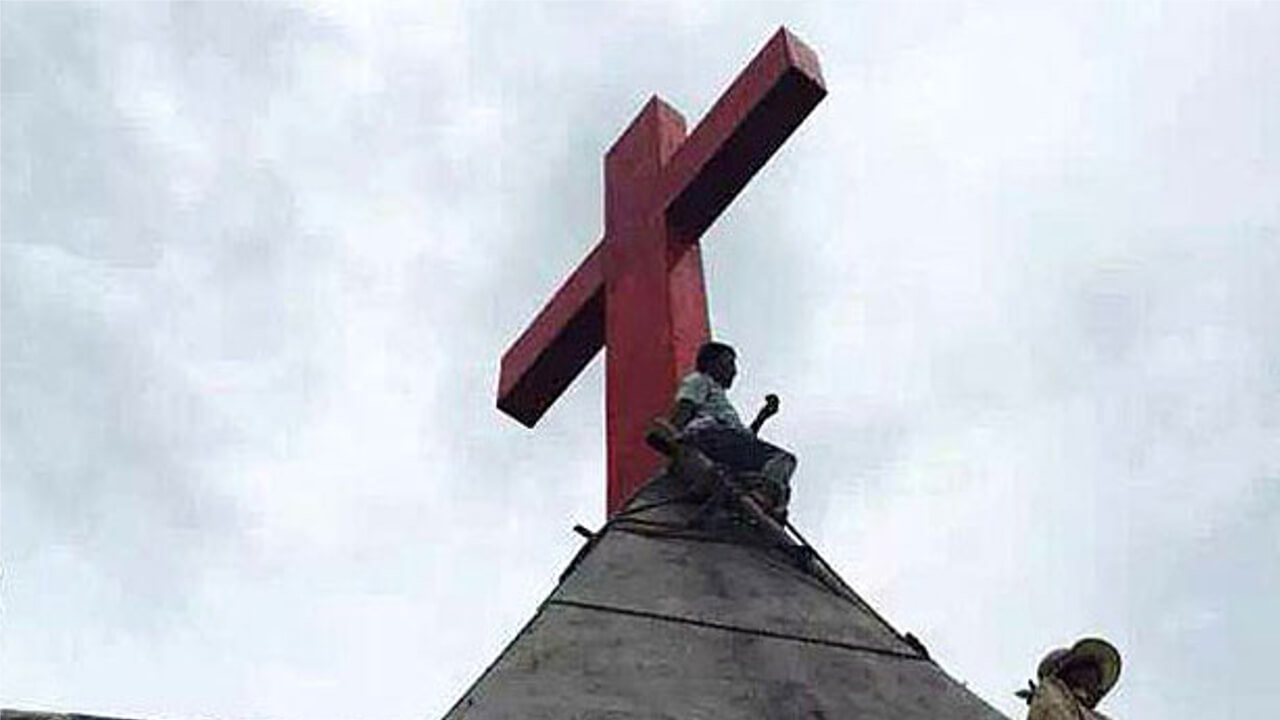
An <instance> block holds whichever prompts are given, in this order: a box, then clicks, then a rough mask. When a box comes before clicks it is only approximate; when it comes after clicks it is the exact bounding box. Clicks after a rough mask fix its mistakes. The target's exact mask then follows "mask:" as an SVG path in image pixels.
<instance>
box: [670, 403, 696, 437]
mask: <svg viewBox="0 0 1280 720" xmlns="http://www.w3.org/2000/svg"><path fill="white" fill-rule="evenodd" d="M697 413H698V406H697V405H695V404H694V402H693V401H692V400H686V399H680V400H677V401H676V407H675V409H674V410H672V411H671V424H672V425H675V426H676V429H677V430H683V429H684V426H685V425H688V424H689V421H690V420H692V419H693V416H694V415H696V414H697Z"/></svg>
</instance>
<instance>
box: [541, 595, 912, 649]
mask: <svg viewBox="0 0 1280 720" xmlns="http://www.w3.org/2000/svg"><path fill="white" fill-rule="evenodd" d="M546 604H547V605H563V606H566V607H575V608H579V609H582V610H594V611H596V612H603V613H612V614H615V615H626V616H628V617H639V618H646V619H648V620H658V621H661V622H669V623H676V624H680V625H692V626H694V627H700V628H707V629H710V630H722V631H724V632H732V633H739V634H742V635H753V636H755V637H767V638H771V639H774V640H790V641H792V642H801V643H806V644H810V645H823V646H826V647H834V648H840V649H842V650H853V651H856V652H866V653H871V654H874V655H882V656H885V657H895V658H901V659H903V660H924V659H925V658H923V657H921V656H919V655H915V654H912V653H904V652H900V651H898V650H889V649H887V648H882V647H876V646H874V645H858V644H855V643H848V642H843V641H840V640H828V639H827V638H819V637H812V636H809V635H793V634H791V633H782V632H776V631H773V630H763V629H760V628H748V627H742V626H741V625H729V624H727V623H718V622H713V621H710V620H698V619H696V618H688V617H681V616H679V615H667V614H665V613H656V612H649V611H647V610H633V609H630V608H622V607H616V606H612V605H599V604H596V603H587V602H580V601H578V600H548V601H547V603H546Z"/></svg>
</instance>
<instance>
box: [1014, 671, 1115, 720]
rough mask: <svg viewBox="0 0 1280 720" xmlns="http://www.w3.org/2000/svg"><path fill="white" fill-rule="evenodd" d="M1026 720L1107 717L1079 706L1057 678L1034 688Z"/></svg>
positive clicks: (1047, 679) (1045, 681)
mask: <svg viewBox="0 0 1280 720" xmlns="http://www.w3.org/2000/svg"><path fill="white" fill-rule="evenodd" d="M1027 720H1107V716H1106V715H1103V714H1102V713H1100V712H1098V711H1097V710H1090V709H1089V708H1087V707H1085V706H1084V705H1082V704H1080V701H1079V700H1077V699H1076V696H1075V695H1072V694H1071V690H1070V689H1068V688H1067V686H1066V684H1065V683H1063V682H1062V681H1061V680H1059V679H1058V678H1056V677H1047V678H1043V679H1042V680H1041V681H1040V684H1039V685H1038V686H1037V687H1036V694H1035V695H1033V696H1032V698H1031V708H1030V710H1028V712H1027Z"/></svg>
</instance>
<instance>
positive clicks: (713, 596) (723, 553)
mask: <svg viewBox="0 0 1280 720" xmlns="http://www.w3.org/2000/svg"><path fill="white" fill-rule="evenodd" d="M697 511H698V506H697V505H696V504H694V503H691V502H686V501H684V499H683V498H682V490H681V489H680V487H679V486H678V485H677V484H676V483H675V482H674V481H672V480H671V479H669V478H666V477H660V478H658V479H657V480H655V481H653V482H652V483H650V484H649V485H648V486H646V487H645V488H644V489H643V490H642V491H641V492H640V493H638V494H637V496H636V497H635V498H634V499H633V500H632V501H631V502H630V504H629V505H628V506H627V508H626V509H624V510H623V511H622V512H620V513H618V514H617V515H615V516H614V518H613V519H612V520H611V521H610V522H609V523H608V524H607V525H606V526H605V527H604V528H603V529H602V530H601V531H600V532H598V533H596V534H595V536H594V537H593V538H592V539H591V540H589V541H588V543H587V544H586V546H584V547H583V549H582V551H581V552H579V554H578V556H577V557H575V558H574V560H573V562H572V563H570V566H569V568H568V569H567V570H566V571H565V574H564V575H563V576H562V578H561V582H560V584H559V586H558V587H557V588H556V589H555V590H554V591H553V592H552V593H551V595H550V596H549V597H548V598H547V599H546V600H545V601H544V602H543V603H542V605H541V606H540V607H539V608H538V610H537V612H536V614H535V615H534V617H533V619H532V620H530V622H529V623H528V624H527V625H526V626H525V627H524V628H523V629H522V630H521V631H520V632H519V634H518V635H517V636H516V638H515V639H514V640H512V642H511V643H510V644H509V645H508V646H507V648H506V649H505V650H504V651H503V652H502V654H501V655H500V656H499V657H498V659H497V660H496V661H495V662H494V663H493V664H492V665H491V666H490V667H489V668H488V669H487V670H486V671H485V672H484V674H483V675H482V676H481V677H480V679H479V680H478V681H477V682H476V683H475V684H474V685H473V686H472V687H471V688H470V689H469V690H468V691H467V692H466V693H465V694H464V695H463V696H462V698H460V699H459V700H458V702H457V703H456V704H455V705H454V707H453V708H452V709H451V710H450V711H449V713H448V714H447V715H446V716H445V717H446V720H461V719H463V718H466V719H467V720H479V719H488V718H609V719H611V720H623V719H625V718H641V717H643V718H668V717H669V718H762V717H767V718H884V719H886V720H887V719H889V718H892V719H894V720H915V719H917V718H918V719H919V720H925V719H926V718H927V719H929V720H938V719H947V720H951V719H954V720H996V719H997V718H1003V717H1004V716H1003V715H1001V714H999V713H998V712H996V711H995V710H994V709H993V708H991V707H990V706H989V705H987V704H986V703H985V702H983V701H982V700H981V699H979V698H978V697H977V696H976V695H974V694H973V693H971V692H969V691H968V690H967V689H966V688H965V687H964V686H963V685H961V684H960V683H958V682H957V681H955V680H954V679H953V678H951V677H950V676H949V675H947V674H946V672H944V671H943V670H942V668H940V667H939V666H938V665H937V664H936V663H935V662H933V661H932V660H930V659H929V658H928V656H927V654H926V652H925V651H924V649H923V646H921V645H919V643H918V642H917V643H912V642H909V641H907V640H906V639H904V637H902V636H900V635H899V634H898V633H897V632H896V631H895V630H894V629H893V628H892V627H891V626H890V625H889V624H888V623H887V622H886V621H885V620H884V619H883V618H881V617H880V616H879V615H878V614H877V613H876V612H875V610H874V609H872V608H871V607H870V606H869V605H868V604H867V603H866V602H864V601H863V600H862V599H861V598H859V597H858V595H857V594H856V593H855V592H854V591H853V590H852V589H850V588H849V587H848V586H847V585H845V584H844V583H843V581H841V580H840V579H839V578H838V577H837V576H835V574H834V573H833V572H830V569H829V568H826V567H825V564H823V563H822V562H821V559H820V558H817V557H816V556H815V555H813V554H812V553H810V552H808V551H806V550H805V549H804V548H803V547H802V546H800V545H796V544H792V545H789V546H782V545H779V543H778V542H776V541H770V540H769V539H768V538H769V537H770V536H769V535H768V534H767V533H765V532H763V530H762V529H759V528H752V527H748V526H745V525H744V524H743V523H742V522H741V520H737V519H734V518H732V517H730V516H728V515H727V514H726V513H724V512H721V513H718V514H715V515H713V516H711V517H710V518H709V519H708V520H707V521H706V522H705V523H703V524H702V526H701V527H699V529H697V530H691V529H689V528H688V527H687V522H686V521H687V520H688V519H689V518H690V517H691V516H692V515H693V514H694V513H696V512H697ZM815 567H819V568H821V569H820V570H817V571H815Z"/></svg>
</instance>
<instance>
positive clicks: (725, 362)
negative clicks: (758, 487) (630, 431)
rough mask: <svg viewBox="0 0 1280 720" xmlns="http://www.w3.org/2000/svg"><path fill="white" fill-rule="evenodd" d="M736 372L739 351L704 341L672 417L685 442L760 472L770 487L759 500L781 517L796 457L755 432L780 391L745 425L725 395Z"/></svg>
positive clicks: (728, 462)
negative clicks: (695, 368)
mask: <svg viewBox="0 0 1280 720" xmlns="http://www.w3.org/2000/svg"><path fill="white" fill-rule="evenodd" d="M737 374H738V367H737V354H736V353H735V352H734V350H733V348H732V347H731V346H729V345H726V344H725V343H720V342H708V343H706V344H704V345H703V346H702V347H701V348H699V349H698V359H697V370H695V371H694V372H691V373H689V374H688V375H686V376H685V377H684V379H683V380H681V381H680V387H679V388H678V389H677V390H676V403H675V410H673V411H672V413H671V422H672V423H673V424H674V425H675V426H676V428H677V429H680V430H682V431H683V433H684V437H685V441H686V442H688V443H689V444H691V445H693V446H694V447H696V448H697V449H698V450H700V451H702V453H703V454H704V455H706V456H707V457H708V458H710V459H711V460H712V461H714V462H717V463H722V464H724V465H727V466H729V467H730V468H731V469H733V470H736V471H743V472H759V473H760V474H761V475H762V476H763V477H764V479H765V481H766V482H767V483H768V486H769V489H768V492H767V496H766V497H762V498H761V497H758V499H759V500H763V505H764V507H765V508H766V509H771V510H772V512H773V514H774V515H776V516H778V517H785V516H786V507H787V501H788V500H789V499H790V497H791V473H792V472H794V471H795V469H796V458H795V456H794V455H792V454H791V453H789V452H787V451H786V450H783V449H782V448H779V447H777V446H775V445H771V444H769V443H767V442H764V441H763V440H760V439H759V438H757V437H756V434H757V433H759V432H760V427H761V426H762V425H764V421H765V420H768V419H769V418H770V417H772V416H773V415H775V414H777V412H778V396H777V395H769V396H768V397H766V398H765V404H764V407H762V408H760V412H759V413H757V414H756V418H755V420H753V421H751V427H750V428H748V427H746V426H744V425H743V424H742V420H741V419H740V418H739V417H738V413H737V411H736V410H734V408H733V405H732V404H731V403H730V402H729V398H728V397H727V396H726V395H725V390H727V389H729V387H730V386H732V385H733V379H734V377H736V376H737Z"/></svg>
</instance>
